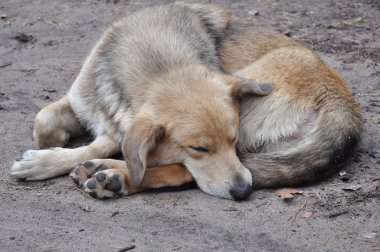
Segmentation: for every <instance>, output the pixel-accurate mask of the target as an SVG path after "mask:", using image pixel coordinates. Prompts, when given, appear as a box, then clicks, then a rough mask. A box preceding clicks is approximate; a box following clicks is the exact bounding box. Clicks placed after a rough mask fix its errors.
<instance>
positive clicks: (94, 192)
mask: <svg viewBox="0 0 380 252" xmlns="http://www.w3.org/2000/svg"><path fill="white" fill-rule="evenodd" d="M83 188H84V190H85V192H87V193H88V195H90V196H91V197H92V198H98V199H107V198H117V197H121V196H126V195H128V188H127V184H126V182H125V179H124V174H121V173H118V172H115V171H112V170H105V171H100V172H97V173H96V174H95V175H94V176H93V177H92V178H89V179H87V180H86V181H85V182H84V183H83Z"/></svg>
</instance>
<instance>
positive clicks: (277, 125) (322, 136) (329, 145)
mask: <svg viewBox="0 0 380 252" xmlns="http://www.w3.org/2000/svg"><path fill="white" fill-rule="evenodd" d="M219 54H220V57H221V63H222V66H223V67H222V68H223V70H224V71H226V72H228V73H234V74H236V75H239V76H241V77H244V78H252V79H254V80H256V81H266V82H274V83H276V88H275V91H274V92H273V93H272V94H271V95H269V96H265V97H257V98H255V99H252V98H249V97H247V98H246V99H245V100H244V101H243V102H242V111H241V122H240V123H241V125H240V138H239V143H238V146H237V150H238V152H239V157H240V158H241V160H242V162H243V164H244V165H246V166H247V167H248V168H249V169H250V170H251V172H252V175H253V181H254V182H253V184H254V186H255V187H257V188H259V187H273V186H275V187H276V186H290V185H300V184H307V183H312V182H315V181H318V180H320V179H322V178H325V177H326V176H328V175H330V174H332V173H333V172H334V171H336V170H338V169H340V167H341V166H342V164H343V163H344V162H345V161H346V160H347V159H348V157H349V156H350V155H351V154H352V152H353V150H354V149H355V147H356V146H357V144H358V142H359V141H360V135H361V130H362V116H361V112H360V108H359V106H358V104H357V103H356V102H355V100H354V98H353V97H352V95H351V93H350V92H349V91H348V89H347V87H346V85H345V83H344V81H343V79H342V78H341V77H340V76H339V75H338V74H337V73H336V72H335V71H334V70H333V69H331V68H330V67H329V66H328V65H327V64H326V63H324V62H323V60H322V59H321V58H320V57H319V56H318V55H317V54H315V53H314V52H312V51H311V50H310V49H309V48H307V47H305V46H303V45H301V44H299V43H297V42H295V41H293V40H291V39H289V38H288V37H286V36H283V35H281V34H278V33H275V32H271V31H267V30H261V29H259V28H257V27H254V26H253V25H250V24H245V22H243V21H236V22H235V23H232V24H231V28H230V33H229V38H227V39H226V40H225V43H224V44H223V46H222V47H221V48H220V52H219Z"/></svg>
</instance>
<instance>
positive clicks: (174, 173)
mask: <svg viewBox="0 0 380 252" xmlns="http://www.w3.org/2000/svg"><path fill="white" fill-rule="evenodd" d="M70 176H71V178H72V179H73V180H74V182H75V183H76V184H78V185H79V186H83V189H84V191H85V192H87V193H88V194H89V195H90V196H91V197H93V198H99V199H104V198H115V197H120V196H126V195H130V194H133V193H137V192H142V191H146V190H148V189H154V188H163V187H177V186H181V185H184V184H187V183H190V182H192V181H193V177H192V175H191V173H190V172H189V171H188V170H187V169H186V168H185V167H184V166H182V165H179V164H171V165H165V166H160V167H155V168H149V169H147V170H146V171H145V174H144V177H143V180H142V182H141V183H140V185H138V186H133V185H132V183H131V178H130V174H129V171H128V169H127V167H126V162H125V161H122V160H114V159H94V160H89V161H86V162H84V163H83V164H80V165H78V166H77V167H76V168H75V169H74V170H73V171H72V172H71V173H70Z"/></svg>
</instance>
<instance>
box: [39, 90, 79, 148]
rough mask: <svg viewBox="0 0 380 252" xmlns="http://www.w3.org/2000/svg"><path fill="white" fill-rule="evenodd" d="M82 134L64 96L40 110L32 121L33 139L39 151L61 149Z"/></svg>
mask: <svg viewBox="0 0 380 252" xmlns="http://www.w3.org/2000/svg"><path fill="white" fill-rule="evenodd" d="M83 133H84V130H83V128H82V127H81V125H80V123H79V121H78V119H77V118H76V117H75V114H74V112H73V110H72V108H71V106H70V103H69V101H68V99H67V97H66V96H64V97H62V98H61V99H60V100H59V101H57V102H54V103H52V104H50V105H48V106H46V107H44V108H43V109H41V110H40V112H38V114H37V115H36V118H35V120H34V131H33V137H34V140H35V141H36V144H37V146H38V147H39V148H40V149H45V148H48V147H63V146H64V145H65V144H67V143H68V142H69V140H70V138H71V137H74V136H80V135H81V134H83Z"/></svg>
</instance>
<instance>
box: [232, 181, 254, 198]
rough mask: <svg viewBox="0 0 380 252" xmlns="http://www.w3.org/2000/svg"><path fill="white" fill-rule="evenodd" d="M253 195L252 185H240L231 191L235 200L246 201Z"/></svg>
mask: <svg viewBox="0 0 380 252" xmlns="http://www.w3.org/2000/svg"><path fill="white" fill-rule="evenodd" d="M251 193H252V186H251V185H250V184H239V185H237V186H234V187H233V188H232V189H231V190H230V194H231V196H232V198H233V199H234V200H243V199H246V198H247V197H248V196H249V195H250V194H251Z"/></svg>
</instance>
